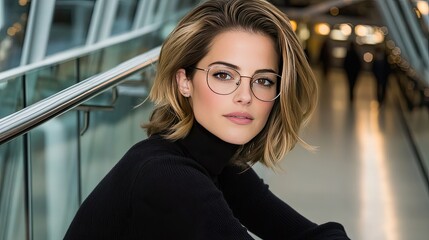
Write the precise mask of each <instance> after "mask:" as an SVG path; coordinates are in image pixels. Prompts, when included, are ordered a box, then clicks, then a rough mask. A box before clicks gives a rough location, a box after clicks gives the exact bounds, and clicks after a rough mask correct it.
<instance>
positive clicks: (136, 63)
mask: <svg viewBox="0 0 429 240" xmlns="http://www.w3.org/2000/svg"><path fill="white" fill-rule="evenodd" d="M160 50H161V47H156V48H154V49H152V50H150V51H148V52H146V53H143V54H141V55H139V56H137V57H134V58H132V59H130V60H127V61H125V62H123V63H121V64H120V65H118V66H116V67H114V68H112V69H110V70H108V71H106V72H104V73H101V74H99V75H96V76H92V77H90V78H87V79H85V80H83V81H81V82H79V83H77V84H75V85H73V86H71V87H69V88H66V89H64V90H62V91H60V92H58V93H56V94H54V95H52V96H50V97H48V98H45V99H43V100H41V101H39V102H37V103H34V104H33V105H30V106H28V107H26V108H24V109H21V110H20V111H17V112H15V113H13V114H10V115H8V116H6V117H4V118H1V119H0V144H3V143H6V142H7V141H10V140H12V139H13V138H15V137H17V136H20V135H22V134H24V133H26V132H28V131H30V130H31V129H33V128H35V127H37V126H39V125H40V124H42V123H44V122H46V121H47V120H49V119H52V118H54V117H57V116H59V115H61V114H63V113H66V112H68V111H69V110H72V109H73V108H74V107H76V106H78V105H79V104H81V103H83V102H84V101H86V100H88V99H90V98H92V97H94V96H96V95H98V94H100V93H102V92H103V91H104V90H106V89H108V88H110V87H112V86H115V85H117V84H119V83H121V81H123V80H125V78H126V77H128V76H131V75H132V74H134V73H136V72H138V71H140V70H142V69H143V68H145V67H147V66H148V65H150V64H152V63H154V62H156V61H157V60H158V56H159V52H160Z"/></svg>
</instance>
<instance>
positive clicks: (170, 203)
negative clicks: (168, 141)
mask: <svg viewBox="0 0 429 240" xmlns="http://www.w3.org/2000/svg"><path fill="white" fill-rule="evenodd" d="M131 206H132V207H131V208H132V210H131V211H132V213H133V216H132V219H131V221H130V222H131V223H132V224H133V226H131V229H133V231H134V233H133V234H132V235H133V236H138V237H140V238H141V239H208V240H210V239H240V240H241V239H253V238H252V237H251V236H250V235H249V234H248V232H247V229H246V228H245V227H243V226H242V224H241V223H240V222H239V221H238V219H236V218H235V217H234V216H233V213H232V211H231V210H230V208H229V206H228V204H227V202H226V201H225V199H224V198H223V194H222V192H221V191H220V190H219V189H218V188H217V187H216V186H215V185H214V183H213V181H212V179H210V177H208V175H206V173H205V170H204V169H203V168H202V167H201V166H200V165H198V164H196V163H195V162H194V161H190V160H189V159H186V158H178V157H172V158H170V159H167V158H162V159H153V160H151V161H150V162H149V163H148V164H146V165H145V166H144V167H143V168H142V170H141V171H140V173H139V176H138V177H137V179H136V181H135V183H134V190H133V197H132V203H131Z"/></svg>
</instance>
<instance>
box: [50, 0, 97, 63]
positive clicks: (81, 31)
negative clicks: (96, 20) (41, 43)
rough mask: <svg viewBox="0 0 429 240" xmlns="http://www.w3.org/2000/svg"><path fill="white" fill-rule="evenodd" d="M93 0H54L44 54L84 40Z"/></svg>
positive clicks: (83, 42) (77, 44)
mask: <svg viewBox="0 0 429 240" xmlns="http://www.w3.org/2000/svg"><path fill="white" fill-rule="evenodd" d="M94 5H95V0H86V1H65V0H57V1H55V10H54V14H53V19H52V26H51V32H50V34H49V40H48V48H47V50H46V55H47V56H49V55H52V54H54V53H58V52H61V51H64V50H68V49H71V48H74V47H78V46H83V45H85V42H86V37H87V35H88V30H89V26H90V22H91V16H92V13H93V10H94Z"/></svg>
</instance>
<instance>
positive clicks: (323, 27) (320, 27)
mask: <svg viewBox="0 0 429 240" xmlns="http://www.w3.org/2000/svg"><path fill="white" fill-rule="evenodd" d="M314 31H315V32H316V33H317V34H320V35H323V36H326V35H329V33H330V32H331V27H330V26H329V24H327V23H318V24H316V26H314Z"/></svg>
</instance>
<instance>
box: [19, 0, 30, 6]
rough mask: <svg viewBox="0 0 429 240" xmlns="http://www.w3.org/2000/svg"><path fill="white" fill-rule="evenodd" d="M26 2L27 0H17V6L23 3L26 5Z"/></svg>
mask: <svg viewBox="0 0 429 240" xmlns="http://www.w3.org/2000/svg"><path fill="white" fill-rule="evenodd" d="M27 3H28V0H19V1H18V4H19V6H25V5H27Z"/></svg>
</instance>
